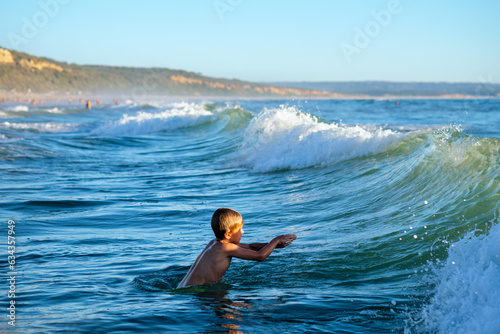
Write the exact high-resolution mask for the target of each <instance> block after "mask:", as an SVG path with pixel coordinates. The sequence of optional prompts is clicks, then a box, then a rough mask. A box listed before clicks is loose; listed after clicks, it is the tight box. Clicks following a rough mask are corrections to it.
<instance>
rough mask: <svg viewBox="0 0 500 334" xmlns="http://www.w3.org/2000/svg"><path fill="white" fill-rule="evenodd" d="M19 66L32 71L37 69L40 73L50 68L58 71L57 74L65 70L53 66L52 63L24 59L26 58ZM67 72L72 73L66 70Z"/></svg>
mask: <svg viewBox="0 0 500 334" xmlns="http://www.w3.org/2000/svg"><path fill="white" fill-rule="evenodd" d="M19 65H21V67H24V68H27V69H30V70H35V69H36V70H39V71H42V70H43V69H45V68H50V69H53V70H56V71H57V72H62V71H64V70H65V69H64V68H62V67H61V66H58V65H56V64H52V63H48V62H46V61H34V60H33V59H24V58H23V59H21V60H20V61H19ZM66 71H70V70H66Z"/></svg>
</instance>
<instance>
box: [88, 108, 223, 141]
mask: <svg viewBox="0 0 500 334" xmlns="http://www.w3.org/2000/svg"><path fill="white" fill-rule="evenodd" d="M213 116H214V113H213V112H211V111H209V110H207V108H205V104H197V103H185V102H183V103H175V104H174V105H173V107H172V108H171V109H168V110H164V111H160V112H145V111H142V110H141V111H139V112H138V113H137V114H136V115H135V116H129V115H128V114H123V116H122V118H121V119H119V120H118V121H114V122H110V123H107V124H104V125H101V126H100V127H98V128H97V129H95V130H93V131H92V134H94V135H105V136H106V135H107V136H135V135H142V134H148V133H154V132H160V131H168V130H175V129H179V128H185V127H190V126H195V125H199V124H202V123H205V122H208V121H211V120H212V117H213Z"/></svg>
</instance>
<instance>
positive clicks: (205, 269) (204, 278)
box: [178, 239, 231, 288]
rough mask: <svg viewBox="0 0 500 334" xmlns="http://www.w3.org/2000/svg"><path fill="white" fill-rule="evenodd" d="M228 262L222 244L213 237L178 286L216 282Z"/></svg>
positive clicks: (229, 261) (229, 258)
mask: <svg viewBox="0 0 500 334" xmlns="http://www.w3.org/2000/svg"><path fill="white" fill-rule="evenodd" d="M230 264H231V257H229V256H227V255H226V252H225V251H224V245H223V244H222V243H221V242H220V241H218V240H216V239H214V240H212V241H210V242H209V243H208V244H207V246H206V247H205V249H204V250H203V251H202V252H201V253H200V255H198V257H197V258H196V260H195V261H194V263H193V265H192V266H191V269H189V272H188V273H187V274H186V276H185V277H184V279H183V280H182V281H181V282H180V283H179V286H178V288H183V287H186V286H189V285H201V284H207V283H211V282H216V281H218V280H220V279H222V276H224V273H225V272H226V271H227V269H228V268H229V265H230Z"/></svg>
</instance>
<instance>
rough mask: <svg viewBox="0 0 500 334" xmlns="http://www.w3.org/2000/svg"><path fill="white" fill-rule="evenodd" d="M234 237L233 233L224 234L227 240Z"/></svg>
mask: <svg viewBox="0 0 500 334" xmlns="http://www.w3.org/2000/svg"><path fill="white" fill-rule="evenodd" d="M232 235H233V234H232V233H231V232H226V233H224V238H226V239H231V236H232Z"/></svg>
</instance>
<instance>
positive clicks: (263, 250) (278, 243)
mask: <svg viewBox="0 0 500 334" xmlns="http://www.w3.org/2000/svg"><path fill="white" fill-rule="evenodd" d="M295 239H297V236H296V235H294V234H286V235H280V236H279V237H276V238H274V239H273V240H271V242H269V243H268V244H249V245H247V244H238V245H236V244H227V245H226V252H227V255H228V256H232V257H236V258H239V259H244V260H253V261H264V260H265V259H266V258H267V257H268V256H269V255H271V253H272V252H273V250H274V249H275V248H283V247H286V246H288V245H289V244H291V243H292V241H293V240H295ZM261 246H263V247H261ZM253 247H254V249H257V248H259V247H260V249H259V250H253V249H252V248H253Z"/></svg>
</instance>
